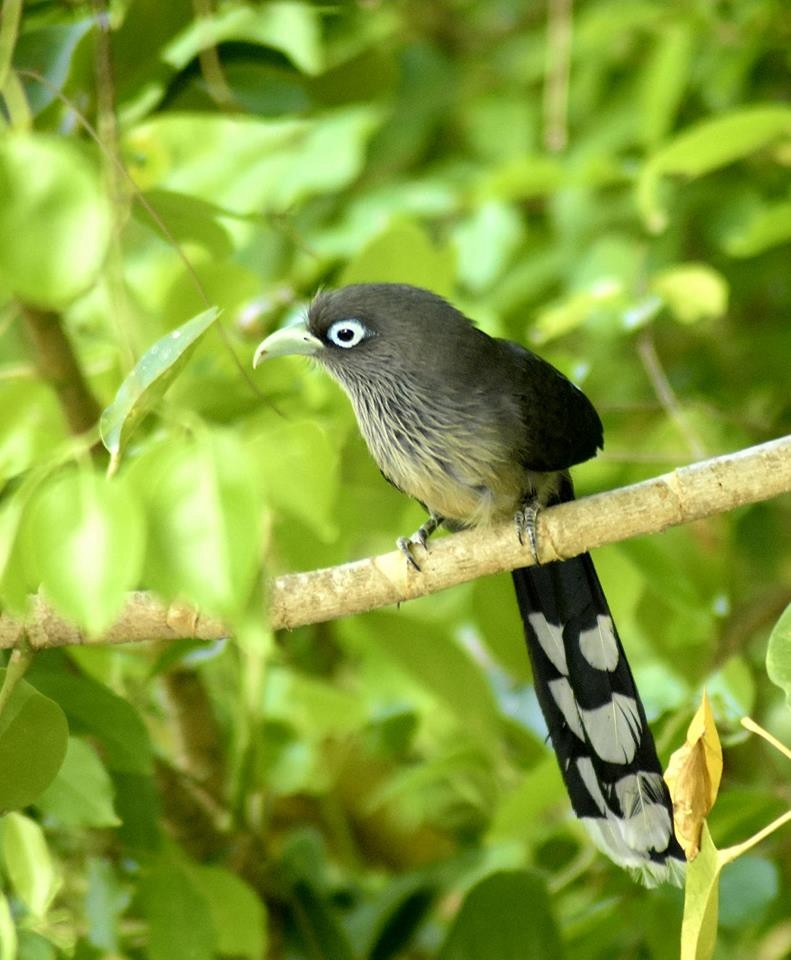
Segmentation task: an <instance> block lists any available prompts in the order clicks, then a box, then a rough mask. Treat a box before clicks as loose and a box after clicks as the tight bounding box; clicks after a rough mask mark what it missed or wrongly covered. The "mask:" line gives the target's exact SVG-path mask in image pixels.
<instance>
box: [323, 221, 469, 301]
mask: <svg viewBox="0 0 791 960" xmlns="http://www.w3.org/2000/svg"><path fill="white" fill-rule="evenodd" d="M455 260H456V257H455V254H454V252H453V250H452V249H451V248H449V247H445V248H440V247H437V246H436V245H435V244H434V243H433V242H432V241H431V240H430V239H429V237H428V235H427V234H426V233H425V231H424V230H423V229H422V228H421V227H419V226H418V225H417V224H416V223H413V222H412V221H403V222H401V223H395V224H393V225H392V226H390V227H388V228H387V229H386V230H385V231H384V232H383V233H380V234H379V235H378V236H377V237H375V238H374V239H373V240H372V241H371V242H370V243H369V244H368V245H367V246H365V247H364V248H363V249H362V250H361V251H360V252H359V253H358V254H357V256H356V257H355V258H354V259H353V260H351V262H350V263H348V264H347V265H346V268H345V269H344V271H343V273H342V274H341V277H340V280H339V285H343V284H347V283H411V284H413V285H414V286H416V287H428V288H429V289H431V290H433V291H434V292H435V293H438V294H440V295H441V296H446V297H448V296H450V295H451V294H452V292H453V286H454V279H455V276H456V269H455Z"/></svg>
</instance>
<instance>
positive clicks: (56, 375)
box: [22, 304, 102, 434]
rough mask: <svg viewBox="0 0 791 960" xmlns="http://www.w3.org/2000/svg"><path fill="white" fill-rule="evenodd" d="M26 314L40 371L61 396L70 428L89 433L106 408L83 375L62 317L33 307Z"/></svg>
mask: <svg viewBox="0 0 791 960" xmlns="http://www.w3.org/2000/svg"><path fill="white" fill-rule="evenodd" d="M22 314H23V316H24V318H25V325H26V326H27V330H28V333H29V335H30V339H31V340H32V342H33V346H34V349H35V355H36V363H37V365H38V368H39V370H40V371H41V375H42V377H43V378H44V380H46V381H47V382H48V383H49V384H50V386H51V387H52V388H53V390H54V391H55V393H56V394H57V396H58V400H59V401H60V405H61V408H62V410H63V413H64V415H65V417H66V420H67V421H68V424H69V429H70V430H71V432H72V433H74V434H80V433H85V432H86V431H87V430H90V429H91V428H92V427H94V426H96V424H97V423H98V421H99V415H100V414H101V412H102V408H101V407H100V406H99V404H98V402H97V400H96V398H95V397H94V395H93V394H92V393H91V390H90V387H89V386H88V383H87V381H86V379H85V377H84V376H83V373H82V370H81V369H80V365H79V363H78V362H77V358H76V356H75V355H74V350H73V349H72V346H71V343H69V339H68V337H67V336H66V334H65V332H64V330H63V326H62V324H61V319H60V317H59V316H58V314H56V313H54V312H53V311H51V310H39V309H38V308H37V307H33V306H31V305H30V304H23V305H22Z"/></svg>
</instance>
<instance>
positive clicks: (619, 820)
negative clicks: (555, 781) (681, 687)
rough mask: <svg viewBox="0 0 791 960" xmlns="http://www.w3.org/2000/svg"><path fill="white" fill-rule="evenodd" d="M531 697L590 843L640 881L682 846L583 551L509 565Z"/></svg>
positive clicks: (670, 877) (672, 861) (675, 867)
mask: <svg viewBox="0 0 791 960" xmlns="http://www.w3.org/2000/svg"><path fill="white" fill-rule="evenodd" d="M513 579H514V586H515V587H516V596H517V599H518V602H519V609H520V612H521V614H522V620H523V622H524V625H525V636H526V639H527V648H528V651H529V653H530V660H531V663H532V665H533V676H534V682H535V689H536V695H537V697H538V702H539V703H540V705H541V709H542V711H543V713H544V717H545V718H546V722H547V726H548V727H549V735H550V738H551V740H552V745H553V746H554V748H555V753H556V754H557V758H558V763H559V764H560V770H561V773H562V774H563V779H564V781H565V783H566V789H567V790H568V793H569V797H570V798H571V804H572V806H573V807H574V811H575V813H576V814H577V816H578V817H579V818H580V819H581V820H582V822H583V823H584V824H585V826H586V827H587V828H588V830H589V832H590V834H591V837H592V838H593V840H594V842H595V843H596V845H597V846H598V847H599V848H600V849H601V850H602V851H603V852H604V853H606V854H607V856H609V857H610V858H611V859H612V860H614V861H615V863H617V864H620V865H621V866H623V867H627V868H629V869H631V870H633V871H635V873H637V874H638V875H639V877H640V879H641V880H642V881H643V882H644V883H645V884H646V885H647V886H654V885H655V884H657V883H662V882H665V881H669V882H671V883H676V884H680V883H681V881H682V878H683V875H684V853H683V851H682V849H681V847H680V846H679V843H678V841H677V840H676V837H675V834H674V832H673V808H672V804H671V800H670V795H669V793H668V789H667V786H666V785H665V782H664V779H663V777H662V767H661V765H660V763H659V760H658V758H657V755H656V747H655V745H654V739H653V737H652V735H651V731H650V729H649V727H648V723H647V721H646V718H645V710H644V709H643V705H642V703H641V701H640V695H639V694H638V692H637V687H636V686H635V682H634V678H633V677H632V671H631V670H630V669H629V664H628V662H627V660H626V655H625V653H624V649H623V646H622V645H621V641H620V639H619V637H618V632H617V631H616V629H615V624H614V623H613V619H612V615H611V614H610V609H609V607H608V605H607V600H606V599H605V597H604V592H603V591H602V588H601V584H600V583H599V578H598V576H597V574H596V570H595V568H594V566H593V561H592V560H591V557H590V555H589V554H587V553H586V554H582V555H581V556H578V557H573V558H571V559H570V560H563V561H558V562H555V563H547V564H544V565H542V566H533V567H525V568H524V569H520V570H514V571H513Z"/></svg>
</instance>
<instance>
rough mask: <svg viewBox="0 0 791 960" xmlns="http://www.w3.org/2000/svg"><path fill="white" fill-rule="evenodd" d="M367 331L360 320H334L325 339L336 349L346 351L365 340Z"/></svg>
mask: <svg viewBox="0 0 791 960" xmlns="http://www.w3.org/2000/svg"><path fill="white" fill-rule="evenodd" d="M367 333H368V329H367V327H366V326H365V324H364V323H363V322H362V321H361V320H355V319H353V318H352V319H351V320H336V321H335V323H333V324H332V326H331V327H330V328H329V330H328V331H327V339H328V340H329V341H330V342H331V343H334V344H335V346H336V347H343V348H344V350H348V349H349V348H350V347H356V346H357V344H358V343H359V342H360V341H361V340H363V339H364V338H365V335H366V334H367Z"/></svg>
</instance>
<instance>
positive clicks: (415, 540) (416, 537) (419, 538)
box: [396, 527, 428, 573]
mask: <svg viewBox="0 0 791 960" xmlns="http://www.w3.org/2000/svg"><path fill="white" fill-rule="evenodd" d="M427 541H428V534H427V533H426V532H425V530H424V529H423V527H421V528H420V529H419V530H416V531H415V532H414V533H413V534H412V536H411V537H399V538H398V540H396V546H397V547H398V549H399V550H400V551H401V553H403V555H404V556H405V557H406V559H407V563H408V564H409V565H410V566H411V567H412V568H413V569H414V570H417V571H418V573H419V572H420V564H419V563H418V562H417V560H416V559H415V555H414V553H413V552H412V550H413V548H414V547H422V548H423V549H424V550H428V545H427Z"/></svg>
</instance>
